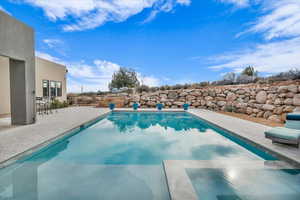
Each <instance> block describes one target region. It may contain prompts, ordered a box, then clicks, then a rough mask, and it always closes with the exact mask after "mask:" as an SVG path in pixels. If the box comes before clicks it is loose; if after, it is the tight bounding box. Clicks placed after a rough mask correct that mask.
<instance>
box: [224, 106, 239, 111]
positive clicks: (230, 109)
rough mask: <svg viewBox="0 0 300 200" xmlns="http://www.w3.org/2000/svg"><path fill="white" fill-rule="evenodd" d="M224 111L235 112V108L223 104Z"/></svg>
mask: <svg viewBox="0 0 300 200" xmlns="http://www.w3.org/2000/svg"><path fill="white" fill-rule="evenodd" d="M224 110H225V111H226V112H236V108H235V107H234V106H232V105H227V106H225V109H224Z"/></svg>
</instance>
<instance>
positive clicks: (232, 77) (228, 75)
mask: <svg viewBox="0 0 300 200" xmlns="http://www.w3.org/2000/svg"><path fill="white" fill-rule="evenodd" d="M235 79H236V74H235V73H234V72H228V73H226V74H225V75H224V76H223V80H224V81H230V82H232V83H233V82H234V81H235Z"/></svg>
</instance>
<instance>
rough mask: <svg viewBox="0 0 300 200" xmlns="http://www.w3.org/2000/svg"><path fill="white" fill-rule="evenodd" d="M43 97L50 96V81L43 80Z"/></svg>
mask: <svg viewBox="0 0 300 200" xmlns="http://www.w3.org/2000/svg"><path fill="white" fill-rule="evenodd" d="M43 97H49V81H48V80H43Z"/></svg>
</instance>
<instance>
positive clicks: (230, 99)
mask: <svg viewBox="0 0 300 200" xmlns="http://www.w3.org/2000/svg"><path fill="white" fill-rule="evenodd" d="M236 98H237V96H236V95H235V94H234V93H232V92H229V93H228V94H227V97H226V100H227V101H234V100H236Z"/></svg>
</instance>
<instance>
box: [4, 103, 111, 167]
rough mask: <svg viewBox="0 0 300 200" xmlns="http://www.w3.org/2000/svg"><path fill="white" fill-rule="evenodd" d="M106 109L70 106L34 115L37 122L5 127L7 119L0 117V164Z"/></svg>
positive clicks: (99, 114)
mask: <svg viewBox="0 0 300 200" xmlns="http://www.w3.org/2000/svg"><path fill="white" fill-rule="evenodd" d="M109 112H110V110H109V109H106V108H93V107H70V108H65V109H59V110H58V112H54V113H53V114H49V115H37V118H38V120H37V122H36V123H35V124H31V125H27V126H9V120H8V118H4V119H0V167H4V166H6V165H7V164H9V163H11V162H13V161H14V160H15V159H18V158H19V156H21V155H23V154H27V153H25V152H27V151H34V149H36V148H38V147H39V146H43V144H45V145H46V143H47V142H49V141H52V140H53V139H56V138H57V137H59V136H61V135H64V133H66V132H68V131H70V130H72V129H74V128H76V127H78V126H80V125H82V124H84V123H86V122H89V121H91V120H93V119H95V118H97V117H99V116H101V115H104V114H106V113H109ZM1 126H2V127H4V128H2V129H1ZM28 153H30V152H28ZM11 159H12V161H11V162H10V161H9V162H6V161H8V160H11Z"/></svg>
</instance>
